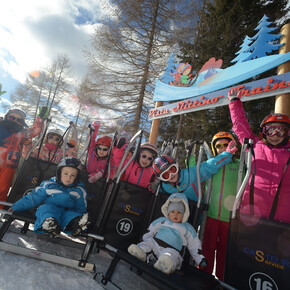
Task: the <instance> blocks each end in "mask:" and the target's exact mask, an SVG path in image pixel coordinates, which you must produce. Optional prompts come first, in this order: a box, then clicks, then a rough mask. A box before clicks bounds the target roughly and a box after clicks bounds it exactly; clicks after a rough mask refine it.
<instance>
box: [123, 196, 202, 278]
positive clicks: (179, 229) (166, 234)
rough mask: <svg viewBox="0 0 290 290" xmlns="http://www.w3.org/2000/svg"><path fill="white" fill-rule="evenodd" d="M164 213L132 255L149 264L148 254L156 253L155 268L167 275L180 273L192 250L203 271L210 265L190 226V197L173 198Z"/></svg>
mask: <svg viewBox="0 0 290 290" xmlns="http://www.w3.org/2000/svg"><path fill="white" fill-rule="evenodd" d="M161 211H162V213H163V215H164V217H160V218H158V219H156V220H155V221H153V222H152V223H151V224H150V226H149V228H148V230H147V232H146V233H145V234H144V235H143V237H142V242H141V243H139V244H137V245H136V244H132V245H130V246H129V248H128V252H129V253H130V254H131V255H133V256H135V257H136V258H138V259H140V260H142V261H144V262H145V261H146V254H147V253H150V252H153V254H154V255H155V256H156V258H157V259H158V260H157V262H156V263H155V264H154V267H155V268H156V269H158V270H160V271H162V272H164V273H165V274H171V273H173V272H174V271H175V270H176V269H180V268H181V265H182V261H183V256H184V254H185V249H186V248H188V250H189V252H190V254H191V256H192V258H193V259H194V261H195V262H196V264H197V265H198V266H199V267H200V268H203V267H205V266H206V264H207V262H206V259H205V257H204V256H203V255H202V252H201V243H200V240H199V238H198V237H197V234H196V231H195V230H194V228H193V227H192V225H191V224H189V223H188V222H187V220H188V217H189V214H190V212H189V206H188V200H187V198H186V196H185V195H184V194H182V193H175V194H172V195H170V196H169V198H168V199H167V201H166V202H165V204H164V205H163V206H162V208H161Z"/></svg>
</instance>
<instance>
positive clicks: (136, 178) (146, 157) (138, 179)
mask: <svg viewBox="0 0 290 290" xmlns="http://www.w3.org/2000/svg"><path fill="white" fill-rule="evenodd" d="M126 146H127V144H126V139H125V138H123V137H121V138H120V139H119V141H118V143H117V146H116V147H115V148H114V153H113V156H114V160H115V165H116V167H118V166H119V165H120V162H121V160H122V157H123V155H124V152H125V148H126ZM157 154H158V150H157V147H156V145H154V144H151V143H149V142H144V143H142V144H141V146H140V149H139V152H138V153H137V155H136V158H135V160H133V161H132V162H131V163H130V165H129V166H128V167H127V169H126V170H125V172H124V175H123V176H122V180H125V181H127V182H130V183H132V184H136V185H139V186H141V187H144V188H147V189H148V190H150V191H153V189H152V182H153V181H154V179H155V175H154V171H153V168H152V163H153V161H154V159H155V158H156V157H157ZM129 159H130V158H128V157H127V159H126V160H125V162H124V165H123V166H125V165H126V164H127V163H128V161H129Z"/></svg>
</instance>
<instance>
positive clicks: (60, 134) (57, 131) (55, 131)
mask: <svg viewBox="0 0 290 290" xmlns="http://www.w3.org/2000/svg"><path fill="white" fill-rule="evenodd" d="M49 135H56V136H58V137H59V138H60V139H61V141H62V139H63V132H62V130H60V129H58V128H52V129H49V130H48V131H47V134H46V142H47V140H48V136H49Z"/></svg>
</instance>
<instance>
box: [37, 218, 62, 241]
mask: <svg viewBox="0 0 290 290" xmlns="http://www.w3.org/2000/svg"><path fill="white" fill-rule="evenodd" d="M41 229H42V230H43V231H44V232H46V233H48V234H49V235H50V237H56V236H58V235H59V234H60V232H61V227H60V225H59V224H58V222H57V220H56V219H55V218H52V217H49V218H46V219H45V220H44V221H43V223H42V225H41Z"/></svg>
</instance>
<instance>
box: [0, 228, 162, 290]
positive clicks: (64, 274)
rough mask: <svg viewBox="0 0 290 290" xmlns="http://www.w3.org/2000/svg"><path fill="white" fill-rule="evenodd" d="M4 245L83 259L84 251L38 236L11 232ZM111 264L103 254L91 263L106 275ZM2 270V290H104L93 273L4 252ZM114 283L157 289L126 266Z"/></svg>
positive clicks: (119, 268) (0, 254)
mask: <svg viewBox="0 0 290 290" xmlns="http://www.w3.org/2000/svg"><path fill="white" fill-rule="evenodd" d="M3 241H5V242H9V243H11V244H18V245H25V246H26V247H29V248H34V249H38V250H42V251H45V252H49V253H58V254H59V255H63V256H66V257H70V258H76V259H79V258H80V257H81V250H80V249H78V248H72V247H67V246H66V247H65V246H61V245H55V244H53V243H50V242H47V241H45V240H44V239H43V238H38V237H37V236H36V237H34V236H27V235H19V234H17V233H14V232H8V233H7V234H6V235H5V236H4V239H3ZM111 260H112V258H111V257H110V255H109V254H108V253H107V252H105V251H101V252H100V253H99V254H95V253H94V254H93V255H92V256H91V258H90V262H91V263H94V264H95V266H96V271H97V272H102V273H105V272H106V270H107V267H108V266H109V263H110V261H111ZM0 269H1V271H0V285H1V286H0V289H1V290H15V289H25V290H30V289H35V290H36V289H37V290H50V289H61V290H66V289H67V290H74V289H76V290H80V289H83V290H87V289H88V290H89V289H104V287H103V286H101V285H100V284H99V283H98V282H97V281H95V280H94V279H93V274H92V273H88V272H83V271H79V270H76V269H72V268H68V267H64V266H60V265H57V264H53V263H49V262H45V261H41V260H37V259H32V258H27V257H24V256H20V255H16V254H12V253H8V252H4V251H0ZM113 281H114V282H115V283H116V284H117V285H118V286H119V287H120V288H122V289H129V290H130V289H144V290H145V289H153V290H154V289H157V288H156V287H154V286H153V285H151V284H149V283H148V282H147V281H145V280H144V279H141V278H140V277H138V276H137V275H136V274H134V273H133V272H132V271H130V266H129V265H128V264H126V263H123V262H120V263H119V264H118V266H117V268H116V271H115V273H114V275H113ZM112 287H113V286H112V285H110V284H108V288H110V289H112ZM113 288H114V287H113ZM115 289H116V288H115Z"/></svg>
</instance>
